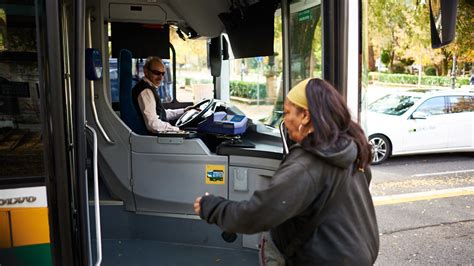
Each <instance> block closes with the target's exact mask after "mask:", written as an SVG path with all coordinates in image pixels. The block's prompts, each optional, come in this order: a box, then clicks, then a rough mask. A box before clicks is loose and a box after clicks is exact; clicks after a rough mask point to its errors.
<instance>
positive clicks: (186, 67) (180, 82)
mask: <svg viewBox="0 0 474 266" xmlns="http://www.w3.org/2000/svg"><path fill="white" fill-rule="evenodd" d="M170 42H171V44H172V45H173V46H174V48H175V50H176V86H177V88H176V99H177V100H178V102H194V103H198V102H200V101H201V100H202V99H209V98H214V85H213V80H212V75H211V70H210V68H209V67H208V62H207V61H208V60H207V40H192V39H186V40H185V41H184V40H183V39H181V38H180V36H179V35H178V34H177V32H176V30H175V29H173V28H171V29H170Z"/></svg>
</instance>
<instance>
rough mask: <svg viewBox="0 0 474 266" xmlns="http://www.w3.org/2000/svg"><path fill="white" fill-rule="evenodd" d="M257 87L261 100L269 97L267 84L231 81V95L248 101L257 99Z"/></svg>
mask: <svg viewBox="0 0 474 266" xmlns="http://www.w3.org/2000/svg"><path fill="white" fill-rule="evenodd" d="M257 87H258V91H259V97H260V99H263V98H265V97H267V87H266V86H265V84H261V83H257V82H247V81H230V95H231V96H237V97H242V98H247V99H257Z"/></svg>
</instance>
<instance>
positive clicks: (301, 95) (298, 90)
mask: <svg viewBox="0 0 474 266" xmlns="http://www.w3.org/2000/svg"><path fill="white" fill-rule="evenodd" d="M310 80H311V79H310V78H309V79H305V80H303V81H301V82H300V83H298V84H297V85H296V86H294V87H293V88H292V89H291V90H290V92H289V93H288V95H287V96H286V98H287V99H288V100H290V102H292V103H293V104H296V105H298V106H299V107H302V108H304V109H308V100H307V99H306V85H308V82H309V81H310Z"/></svg>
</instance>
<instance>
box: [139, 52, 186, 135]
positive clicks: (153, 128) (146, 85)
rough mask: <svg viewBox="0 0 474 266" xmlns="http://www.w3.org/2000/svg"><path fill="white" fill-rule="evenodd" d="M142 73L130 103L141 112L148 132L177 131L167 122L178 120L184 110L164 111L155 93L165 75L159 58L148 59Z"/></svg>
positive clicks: (177, 129)
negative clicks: (142, 75)
mask: <svg viewBox="0 0 474 266" xmlns="http://www.w3.org/2000/svg"><path fill="white" fill-rule="evenodd" d="M143 72H144V74H145V76H144V77H143V79H141V80H140V81H139V82H138V83H137V84H136V85H135V86H134V87H133V89H132V101H133V105H134V106H135V109H136V110H137V111H138V110H140V111H141V113H142V119H143V122H144V123H145V125H146V128H147V130H148V132H150V133H158V132H159V131H179V128H177V127H175V126H173V125H171V124H170V123H169V122H168V121H171V120H176V119H178V118H179V117H180V116H181V115H182V114H183V113H184V111H185V109H184V108H179V109H165V108H164V107H163V104H162V103H161V99H160V96H159V95H158V92H157V89H158V88H159V86H160V84H161V82H162V81H163V77H164V75H165V73H166V68H165V65H164V64H163V61H162V60H161V58H159V57H156V56H150V57H148V58H147V60H146V63H145V65H144V66H143Z"/></svg>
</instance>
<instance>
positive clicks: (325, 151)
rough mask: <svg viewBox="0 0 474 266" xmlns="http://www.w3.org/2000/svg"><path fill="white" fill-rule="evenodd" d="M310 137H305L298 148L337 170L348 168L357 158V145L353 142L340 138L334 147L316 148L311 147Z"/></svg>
mask: <svg viewBox="0 0 474 266" xmlns="http://www.w3.org/2000/svg"><path fill="white" fill-rule="evenodd" d="M312 138H313V137H312V136H308V137H306V138H305V139H304V140H303V141H302V142H301V144H296V145H295V146H300V147H301V148H302V149H303V150H305V151H307V152H310V153H312V154H314V155H316V156H318V157H320V158H322V159H323V160H324V161H326V162H328V163H329V164H332V165H334V166H336V167H339V168H348V167H350V166H351V165H352V164H353V163H354V162H355V160H356V158H357V145H356V144H355V142H354V141H353V140H350V139H347V138H341V139H339V140H338V141H337V144H336V145H335V147H324V148H322V147H316V146H314V145H312V141H311V140H312Z"/></svg>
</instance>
